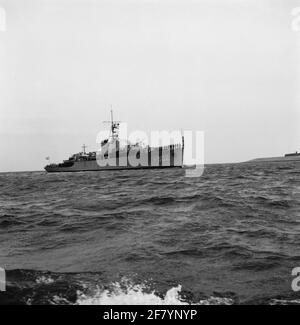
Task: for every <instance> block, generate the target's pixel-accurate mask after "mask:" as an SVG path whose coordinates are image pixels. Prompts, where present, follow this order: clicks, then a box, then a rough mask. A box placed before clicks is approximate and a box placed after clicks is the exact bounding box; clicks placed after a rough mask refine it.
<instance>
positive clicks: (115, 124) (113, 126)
mask: <svg viewBox="0 0 300 325" xmlns="http://www.w3.org/2000/svg"><path fill="white" fill-rule="evenodd" d="M110 119H111V120H110V121H104V123H109V124H110V134H109V137H110V138H112V139H113V140H115V139H118V136H119V134H118V130H119V127H120V123H121V121H114V115H113V110H112V109H111V110H110Z"/></svg>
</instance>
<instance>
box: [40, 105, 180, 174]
mask: <svg viewBox="0 0 300 325" xmlns="http://www.w3.org/2000/svg"><path fill="white" fill-rule="evenodd" d="M109 123H110V131H109V136H108V138H107V139H104V140H103V141H101V146H100V149H99V150H98V151H92V152H86V146H85V145H84V146H83V150H82V151H81V152H79V153H76V154H73V155H72V156H71V157H70V158H69V159H67V160H64V161H63V162H62V163H58V164H48V165H47V166H45V170H46V171H47V172H48V173H57V172H83V171H104V170H126V169H154V168H156V169H157V168H159V169H161V168H182V167H183V155H184V137H183V136H182V137H181V143H177V144H170V145H168V146H157V147H150V146H148V145H147V146H145V145H143V144H142V143H136V144H131V143H128V142H127V143H126V144H125V145H124V144H122V141H121V139H119V127H120V121H114V119H113V112H112V110H111V120H110V121H109ZM46 159H47V160H49V159H50V158H49V157H47V158H46Z"/></svg>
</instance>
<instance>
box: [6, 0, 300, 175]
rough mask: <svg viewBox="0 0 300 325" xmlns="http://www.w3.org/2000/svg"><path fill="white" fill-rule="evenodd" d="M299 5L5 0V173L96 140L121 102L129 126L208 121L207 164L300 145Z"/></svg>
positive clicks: (189, 125)
mask: <svg viewBox="0 0 300 325" xmlns="http://www.w3.org/2000/svg"><path fill="white" fill-rule="evenodd" d="M297 7H300V1H298V0H295V1H294V0H195V1H190V0H174V1H169V0H160V1H157V0H139V1H138V0H122V1H121V0H110V1H105V0H94V1H92V0H26V1H21V0H0V14H1V12H2V17H3V12H5V28H3V18H2V28H1V21H0V171H1V172H6V171H23V170H42V169H43V167H44V166H45V165H46V163H47V161H46V160H45V157H47V156H50V157H51V162H60V161H62V160H63V159H66V158H68V157H69V156H70V155H71V154H73V153H75V152H79V151H81V146H82V144H83V143H85V144H86V145H88V149H89V150H96V149H97V145H96V139H97V134H98V132H99V131H101V130H103V129H104V128H105V126H104V124H103V123H102V121H103V120H109V118H110V105H112V106H113V109H114V115H115V117H116V118H117V119H118V120H121V121H124V122H127V124H128V128H129V130H130V131H133V130H143V131H145V132H150V131H151V130H168V131H172V130H191V131H197V130H199V131H204V134H205V142H204V144H205V148H204V152H205V157H204V161H205V163H225V162H240V161H245V160H249V159H252V158H257V157H268V156H281V155H283V154H285V153H287V152H293V151H296V150H298V151H300V127H299V126H300V31H297V30H293V28H292V21H293V20H294V19H296V18H297V17H295V16H292V15H291V11H292V9H294V8H297ZM1 8H2V9H1ZM0 17H1V15H0ZM299 29H300V28H299Z"/></svg>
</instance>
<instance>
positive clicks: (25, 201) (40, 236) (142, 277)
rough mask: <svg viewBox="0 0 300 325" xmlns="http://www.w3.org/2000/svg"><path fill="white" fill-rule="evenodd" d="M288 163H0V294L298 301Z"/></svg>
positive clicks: (38, 300)
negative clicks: (98, 166) (200, 167)
mask: <svg viewBox="0 0 300 325" xmlns="http://www.w3.org/2000/svg"><path fill="white" fill-rule="evenodd" d="M299 203H300V164H299V162H298V163H297V162H294V163H285V164H274V163H273V164H272V163H261V164H250V165H239V164H232V165H214V166H208V167H206V169H205V173H204V175H203V176H202V177H201V178H199V179H197V178H186V177H184V171H182V170H178V169H172V170H149V171H145V170H144V171H143V170H140V171H119V172H118V171H111V172H98V173H97V172H89V173H74V174H73V173H66V174H45V173H44V172H36V173H7V174H0V245H1V246H0V266H1V267H4V268H6V270H8V271H7V291H6V293H0V303H27V304H44V303H46V304H48V303H54V304H55V303H65V304H74V303H76V304H86V303H93V304H105V303H108V304H119V303H120V304H156V303H157V304H179V303H182V304H185V303H188V304H239V303H257V304H259V303H266V304H286V303H300V293H295V292H293V291H292V289H291V282H292V279H293V278H292V276H291V271H292V269H293V268H294V267H296V266H300V236H299V234H300V208H299Z"/></svg>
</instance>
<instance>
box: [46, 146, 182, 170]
mask: <svg viewBox="0 0 300 325" xmlns="http://www.w3.org/2000/svg"><path fill="white" fill-rule="evenodd" d="M134 156H135V154H134V155H133V157H134ZM102 158H103V157H102ZM102 158H101V157H98V158H97V159H95V160H82V161H74V162H73V163H70V162H68V165H67V166H65V165H64V164H52V165H48V166H46V167H45V170H46V171H47V172H48V173H59V172H85V171H108V170H131V169H132V170H137V169H166V168H182V166H183V148H182V147H181V146H177V147H175V146H168V147H160V148H152V149H151V150H148V149H147V150H141V151H140V163H138V162H137V161H131V163H130V157H129V156H128V153H127V152H126V151H123V152H122V151H121V152H120V153H119V154H118V155H117V157H116V156H115V157H110V158H108V159H102ZM124 159H125V160H124ZM133 160H134V159H133ZM124 161H125V163H124Z"/></svg>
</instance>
